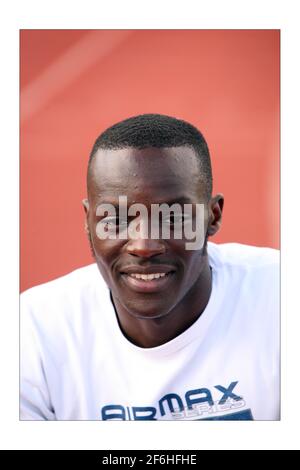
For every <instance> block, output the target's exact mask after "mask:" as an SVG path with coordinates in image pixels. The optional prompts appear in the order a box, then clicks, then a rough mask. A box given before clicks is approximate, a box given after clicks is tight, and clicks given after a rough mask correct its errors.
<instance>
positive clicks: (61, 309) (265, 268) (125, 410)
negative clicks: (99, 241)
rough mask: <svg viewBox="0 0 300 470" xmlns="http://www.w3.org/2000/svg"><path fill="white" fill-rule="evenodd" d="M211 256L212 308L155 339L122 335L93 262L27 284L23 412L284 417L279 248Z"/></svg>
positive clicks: (81, 416) (232, 247) (227, 248)
mask: <svg viewBox="0 0 300 470" xmlns="http://www.w3.org/2000/svg"><path fill="white" fill-rule="evenodd" d="M208 254H209V262H210V266H211V268H212V279H213V284H212V292H211V296H210V299H209V302H208V304H207V307H206V309H205V310H204V312H203V313H202V315H201V316H200V317H199V318H198V319H197V320H196V321H195V323H193V325H192V326H190V327H189V328H188V329H187V330H186V331H184V332H183V333H182V334H180V335H179V336H177V337H176V338H174V339H172V340H171V341H168V342H167V343H165V344H163V345H161V346H158V347H153V348H141V347H138V346H136V345H134V344H133V343H131V342H130V341H129V340H128V339H127V338H126V337H125V336H124V335H123V333H122V331H121V329H120V327H119V324H118V320H117V317H116V313H115V310H114V307H113V305H112V302H111V298H110V291H109V289H108V287H107V285H106V283H105V281H104V280H103V278H102V277H101V275H100V273H99V271H98V268H97V265H96V264H92V265H89V266H86V267H83V268H80V269H77V270H76V271H74V272H72V273H70V274H68V275H66V276H63V277H61V278H59V279H56V280H54V281H51V282H48V283H46V284H43V285H40V286H37V287H34V288H32V289H29V290H28V291H26V292H24V293H23V294H22V295H21V419H23V420H30V419H33V420H108V419H121V420H141V419H155V420H156V419H166V420H202V419H205V420H207V419H210V420H220V419H222V420H224V419H227V420H244V419H255V420H278V419H280V417H279V388H280V385H279V326H280V325H279V324H280V321H279V253H278V251H276V250H272V249H269V248H256V247H250V246H245V245H239V244H235V243H230V244H223V245H216V244H214V243H209V244H208Z"/></svg>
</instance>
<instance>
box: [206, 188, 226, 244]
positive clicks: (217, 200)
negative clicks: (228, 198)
mask: <svg viewBox="0 0 300 470" xmlns="http://www.w3.org/2000/svg"><path fill="white" fill-rule="evenodd" d="M223 206H224V196H223V194H216V196H214V197H212V198H211V200H210V201H209V203H208V213H209V222H208V229H207V233H208V235H209V236H213V235H215V233H217V232H218V230H219V229H220V227H221V222H222V212H223Z"/></svg>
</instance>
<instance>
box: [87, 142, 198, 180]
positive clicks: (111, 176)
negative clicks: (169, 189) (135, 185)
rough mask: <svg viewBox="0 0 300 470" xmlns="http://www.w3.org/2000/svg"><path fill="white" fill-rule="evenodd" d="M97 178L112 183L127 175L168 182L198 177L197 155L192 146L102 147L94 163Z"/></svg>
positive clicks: (93, 170) (94, 172)
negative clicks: (175, 179)
mask: <svg viewBox="0 0 300 470" xmlns="http://www.w3.org/2000/svg"><path fill="white" fill-rule="evenodd" d="M91 172H92V175H93V180H94V181H97V180H98V179H99V180H102V181H103V178H104V179H105V180H110V181H111V182H112V183H113V182H114V180H115V181H117V180H118V179H120V177H122V179H124V178H131V179H132V178H135V179H137V180H138V179H140V178H147V179H149V178H150V179H151V180H152V179H153V180H156V181H159V180H160V179H164V180H165V182H166V183H168V181H169V182H172V180H173V179H174V178H179V179H182V178H183V179H184V178H190V177H192V176H197V174H198V173H199V166H198V161H197V157H196V155H195V152H194V150H193V149H192V148H190V147H188V146H182V147H168V148H153V147H151V148H145V149H136V148H122V149H113V150H112V149H99V150H98V151H97V152H96V154H95V156H94V158H93V162H92V171H91Z"/></svg>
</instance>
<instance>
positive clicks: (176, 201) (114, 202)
mask: <svg viewBox="0 0 300 470" xmlns="http://www.w3.org/2000/svg"><path fill="white" fill-rule="evenodd" d="M138 202H139V201H134V203H138ZM192 203H193V201H192V200H191V199H190V198H189V197H186V196H182V197H179V198H176V199H170V200H163V201H162V200H161V201H155V202H152V203H151V204H168V205H169V206H172V205H173V204H180V205H183V204H192ZM98 204H110V205H112V206H114V208H115V209H118V208H119V201H118V200H116V199H115V198H114V199H105V200H103V201H101V203H98ZM127 204H128V205H130V203H129V201H127Z"/></svg>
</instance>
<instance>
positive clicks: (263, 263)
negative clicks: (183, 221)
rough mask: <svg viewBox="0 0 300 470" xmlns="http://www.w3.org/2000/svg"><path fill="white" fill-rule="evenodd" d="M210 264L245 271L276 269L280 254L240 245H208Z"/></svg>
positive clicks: (271, 250) (269, 249)
mask: <svg viewBox="0 0 300 470" xmlns="http://www.w3.org/2000/svg"><path fill="white" fill-rule="evenodd" d="M208 255H209V259H210V262H211V264H212V265H213V266H214V267H216V268H218V267H219V268H220V267H222V266H223V267H226V266H227V267H228V268H230V267H232V268H234V267H235V268H237V269H238V268H241V269H247V270H252V271H253V270H254V271H255V270H261V269H268V268H271V269H276V267H278V266H279V260H280V252H279V250H275V249H273V248H267V247H258V246H251V245H243V244H240V243H223V244H216V243H212V242H209V243H208Z"/></svg>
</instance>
